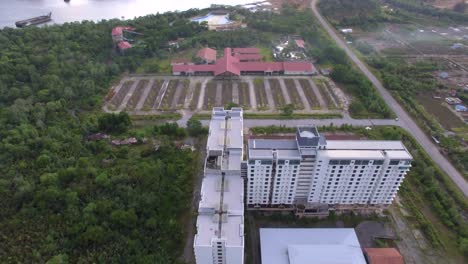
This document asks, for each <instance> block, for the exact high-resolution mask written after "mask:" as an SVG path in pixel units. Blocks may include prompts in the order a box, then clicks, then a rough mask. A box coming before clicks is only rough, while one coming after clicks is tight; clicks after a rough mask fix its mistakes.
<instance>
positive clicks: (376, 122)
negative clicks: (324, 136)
mask: <svg viewBox="0 0 468 264" xmlns="http://www.w3.org/2000/svg"><path fill="white" fill-rule="evenodd" d="M187 119H188V118H187ZM184 121H185V120H184ZM184 121H182V120H179V121H177V123H178V124H179V125H180V126H185V123H184ZM201 123H202V124H203V125H204V126H208V125H209V124H210V120H201ZM330 124H333V125H334V126H341V125H351V126H361V127H367V126H400V125H401V123H400V122H398V121H395V120H393V119H352V118H349V117H347V118H346V117H345V118H339V119H338V118H337V119H293V120H276V119H244V128H252V127H266V126H273V125H274V126H285V127H298V126H305V125H313V126H329V125H330Z"/></svg>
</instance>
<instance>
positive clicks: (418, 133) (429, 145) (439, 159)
mask: <svg viewBox="0 0 468 264" xmlns="http://www.w3.org/2000/svg"><path fill="white" fill-rule="evenodd" d="M317 2H318V0H312V3H311V8H312V11H313V12H314V15H315V17H316V18H317V19H318V21H319V22H320V24H321V25H322V27H323V28H324V29H325V30H326V31H327V33H328V35H330V37H332V38H333V40H334V41H335V42H336V44H337V45H338V46H339V47H340V48H342V49H343V50H344V51H345V52H346V54H347V55H348V57H349V58H350V59H351V60H352V61H353V62H354V63H355V65H356V66H357V67H358V68H359V69H360V70H361V71H362V72H363V73H364V74H365V75H366V76H367V78H368V79H369V80H370V81H371V82H372V84H374V86H375V87H376V88H377V90H378V92H379V93H380V95H381V96H382V98H383V99H384V100H385V101H386V102H387V104H388V105H389V107H390V108H391V109H392V110H393V112H395V114H396V115H397V116H398V118H399V120H400V121H399V122H400V126H401V127H403V128H405V129H406V130H407V131H408V132H410V133H411V135H413V137H414V138H415V139H416V140H417V141H418V142H419V144H420V145H421V146H422V147H423V148H424V150H425V151H426V152H427V153H428V154H429V156H431V157H432V159H433V160H434V162H435V163H436V164H437V165H439V167H440V168H441V169H442V170H444V171H445V172H446V173H447V174H448V175H449V176H450V178H451V179H452V180H453V181H454V182H455V184H456V185H457V186H458V187H459V188H460V190H461V191H462V192H463V193H464V194H465V196H466V197H468V183H467V182H466V180H465V179H464V178H463V176H462V175H461V174H460V172H458V171H457V170H456V169H455V167H453V165H452V164H451V163H450V162H449V161H448V160H447V159H446V158H445V157H444V156H443V155H442V154H441V153H440V152H439V149H438V148H437V147H436V146H435V145H434V143H433V142H432V140H430V139H429V138H428V137H427V136H426V135H425V134H424V132H423V131H422V130H421V129H420V128H419V127H418V125H417V124H416V122H414V121H413V119H411V117H410V116H409V115H408V114H407V113H406V111H405V110H403V108H402V107H401V106H400V105H399V104H398V102H397V101H396V100H395V99H393V97H392V95H391V94H390V93H389V92H388V91H387V90H386V89H385V88H384V87H383V85H382V83H381V82H380V81H379V80H378V79H377V78H376V77H375V76H374V74H372V72H370V71H369V69H367V67H366V66H365V64H364V63H363V62H362V61H361V60H360V59H359V58H358V57H357V56H356V54H354V52H353V51H352V50H351V49H350V48H349V47H348V46H347V45H346V44H345V42H344V41H343V40H342V39H341V38H340V37H338V35H337V34H336V32H335V31H334V30H333V29H332V27H331V26H330V25H329V24H328V23H327V22H326V21H325V19H324V18H323V17H322V15H321V14H320V13H319V12H318V9H317Z"/></svg>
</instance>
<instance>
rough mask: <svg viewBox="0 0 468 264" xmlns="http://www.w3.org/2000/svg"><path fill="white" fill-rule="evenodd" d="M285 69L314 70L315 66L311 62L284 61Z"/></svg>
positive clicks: (297, 70)
mask: <svg viewBox="0 0 468 264" xmlns="http://www.w3.org/2000/svg"><path fill="white" fill-rule="evenodd" d="M284 71H292V72H312V71H313V66H312V63H310V62H284Z"/></svg>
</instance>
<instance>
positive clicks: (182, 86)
mask: <svg viewBox="0 0 468 264" xmlns="http://www.w3.org/2000/svg"><path fill="white" fill-rule="evenodd" d="M189 85H190V81H189V80H183V81H181V82H180V83H179V87H178V88H177V90H178V91H177V96H176V98H175V99H176V100H177V105H176V106H175V107H176V108H177V109H182V108H183V107H184V104H185V98H186V97H187V92H188V88H189Z"/></svg>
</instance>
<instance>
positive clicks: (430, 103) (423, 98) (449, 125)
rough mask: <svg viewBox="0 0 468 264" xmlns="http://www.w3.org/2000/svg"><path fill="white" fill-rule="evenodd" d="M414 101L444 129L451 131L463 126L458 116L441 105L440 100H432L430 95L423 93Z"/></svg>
mask: <svg viewBox="0 0 468 264" xmlns="http://www.w3.org/2000/svg"><path fill="white" fill-rule="evenodd" d="M416 99H417V100H418V102H419V103H421V104H422V105H423V106H424V108H425V109H426V111H428V112H429V113H430V114H432V115H434V116H435V117H436V119H437V121H439V122H440V124H441V125H442V126H443V127H444V128H446V129H453V128H457V127H463V126H464V122H463V121H462V120H461V119H460V118H459V117H458V116H456V115H455V114H454V113H453V112H452V111H450V110H449V109H448V108H447V107H446V106H444V105H442V104H443V101H442V99H433V98H432V97H431V95H430V94H423V93H421V94H419V95H418V96H417V97H416Z"/></svg>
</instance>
